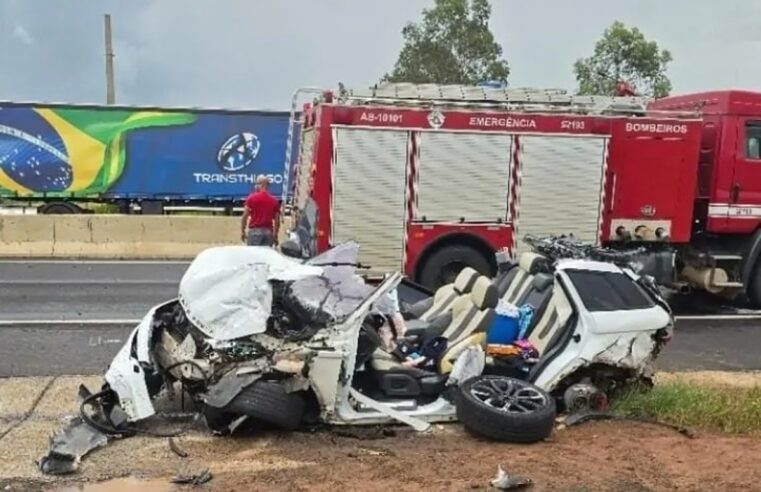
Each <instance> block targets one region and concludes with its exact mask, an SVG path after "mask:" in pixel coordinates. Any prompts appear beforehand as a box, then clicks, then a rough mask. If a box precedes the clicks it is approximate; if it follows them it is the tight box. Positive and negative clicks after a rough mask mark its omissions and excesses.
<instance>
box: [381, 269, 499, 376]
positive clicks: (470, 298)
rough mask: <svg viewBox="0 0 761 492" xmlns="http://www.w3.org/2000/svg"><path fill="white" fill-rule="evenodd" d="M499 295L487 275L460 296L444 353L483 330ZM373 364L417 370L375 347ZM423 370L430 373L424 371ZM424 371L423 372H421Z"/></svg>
mask: <svg viewBox="0 0 761 492" xmlns="http://www.w3.org/2000/svg"><path fill="white" fill-rule="evenodd" d="M497 301H498V295H497V288H496V286H495V285H493V284H492V282H491V280H490V279H489V278H488V277H486V276H480V277H479V278H478V279H477V280H476V282H475V285H474V286H473V290H472V291H471V292H470V294H468V295H464V296H460V298H458V299H457V300H456V301H455V302H454V303H453V306H452V320H451V321H450V323H449V325H447V327H446V328H445V329H444V331H443V333H442V334H441V337H443V338H446V339H447V342H448V345H447V347H448V348H447V350H446V351H445V357H446V356H447V354H448V353H449V352H450V350H451V348H452V347H460V345H461V342H463V341H466V340H468V339H469V338H470V336H471V335H473V334H474V333H477V332H479V333H480V332H484V331H485V330H486V329H487V328H488V326H489V324H490V323H491V322H492V319H493V317H494V308H495V307H496V306H497ZM467 346H468V344H465V345H463V346H462V347H461V348H458V352H457V353H456V354H455V353H454V352H453V353H452V354H451V357H454V358H455V359H456V356H457V354H459V351H461V350H463V349H464V348H465V347H467ZM370 367H372V368H373V369H374V370H375V371H392V370H407V371H408V372H410V373H417V371H419V370H416V369H412V370H410V368H408V367H406V366H403V365H402V364H401V362H399V361H397V360H396V359H395V358H394V357H393V356H392V355H390V354H388V353H386V352H384V351H382V350H380V349H379V350H376V351H375V353H374V354H373V356H372V358H371V360H370ZM442 368H444V369H445V373H448V372H449V371H451V369H452V368H451V363H449V362H447V363H445V364H444V365H441V364H439V369H440V370H441V369H442ZM422 374H429V373H426V372H425V371H422ZM422 374H421V375H422Z"/></svg>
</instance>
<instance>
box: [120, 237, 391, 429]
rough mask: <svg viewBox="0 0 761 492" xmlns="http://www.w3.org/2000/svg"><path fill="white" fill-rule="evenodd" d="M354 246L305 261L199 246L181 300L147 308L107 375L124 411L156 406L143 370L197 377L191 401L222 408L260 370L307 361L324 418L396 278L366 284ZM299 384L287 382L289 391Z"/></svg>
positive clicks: (292, 367)
mask: <svg viewBox="0 0 761 492" xmlns="http://www.w3.org/2000/svg"><path fill="white" fill-rule="evenodd" d="M358 251H359V247H358V245H357V244H356V243H346V244H344V245H341V246H340V247H337V248H335V249H334V250H330V251H328V252H326V253H324V254H323V255H320V256H318V257H315V258H312V259H311V260H309V261H308V262H307V263H306V264H302V263H300V262H297V261H295V260H292V259H290V258H286V257H284V256H282V255H280V254H279V253H277V252H275V251H274V250H272V249H270V248H248V247H225V248H212V249H211V250H207V251H205V252H204V253H202V254H200V255H199V256H198V258H197V259H196V261H194V262H193V263H192V264H191V266H190V268H189V269H188V271H187V272H186V274H185V276H184V277H183V280H182V282H181V285H180V297H179V299H177V300H174V301H170V302H168V303H164V304H161V305H158V306H156V307H154V308H152V309H151V310H150V311H149V313H148V314H147V315H146V316H145V318H144V319H143V320H142V321H141V323H140V324H139V325H138V327H137V328H136V329H135V330H134V331H133V333H132V335H131V336H130V337H129V339H128V340H127V343H125V345H124V346H123V347H122V349H121V350H120V352H119V353H118V354H117V356H116V357H115V358H114V361H113V362H112V364H111V366H110V367H109V370H108V372H107V374H106V381H107V382H108V383H109V385H110V387H111V389H112V390H113V391H114V392H115V393H116V395H117V396H118V400H119V405H120V406H121V407H122V409H123V410H124V411H125V412H126V414H127V415H128V417H129V420H130V421H137V420H141V419H145V418H148V417H150V416H152V415H153V414H154V413H155V409H154V407H153V404H152V403H151V400H152V398H153V397H154V396H155V391H154V392H153V393H152V392H151V391H149V388H148V384H147V382H146V381H147V377H148V376H156V375H158V374H161V373H163V372H166V373H168V374H169V375H170V376H171V377H173V378H174V379H178V380H184V381H186V382H188V381H190V382H195V383H197V384H199V385H202V387H201V388H199V390H198V391H197V393H196V395H197V398H198V400H199V401H201V402H203V403H204V404H206V405H208V406H211V407H215V408H222V407H224V406H225V405H227V404H229V403H230V402H231V401H232V400H233V399H234V398H235V397H236V396H237V395H238V394H239V393H240V391H241V390H242V389H243V388H245V387H247V386H249V385H251V384H252V383H254V382H255V381H256V380H258V379H259V378H261V377H262V376H264V375H271V374H272V373H275V374H279V375H280V376H281V377H282V376H283V375H290V376H291V379H296V378H297V377H299V376H302V373H303V372H304V371H305V369H308V370H307V371H306V372H307V374H308V386H311V388H312V389H313V391H314V392H315V395H316V396H317V398H318V401H319V402H320V404H321V407H322V411H323V416H324V418H325V419H326V420H331V416H332V415H334V414H335V413H336V405H340V404H345V402H343V403H340V400H341V398H343V399H344V400H346V399H347V398H348V392H347V391H344V392H343V393H342V392H341V391H340V388H341V387H342V385H343V386H346V387H348V384H350V382H351V375H352V372H353V367H352V361H353V359H354V357H355V356H356V343H357V336H358V332H359V329H360V326H361V324H362V322H363V321H364V319H365V317H366V316H367V315H368V313H369V312H370V310H371V309H373V310H375V311H377V312H386V313H389V311H388V310H389V309H391V307H389V306H390V303H389V299H388V298H387V294H388V292H389V291H391V290H393V289H394V288H395V287H396V286H397V285H398V283H399V282H400V281H401V275H399V274H396V275H392V276H390V277H388V278H387V279H386V280H385V281H384V282H383V284H381V285H380V286H379V287H377V288H375V287H371V286H368V285H366V284H365V283H364V282H363V281H362V280H361V279H359V278H357V277H356V275H355V267H354V266H353V265H355V264H356V258H357V255H358ZM316 265H326V266H325V267H322V266H316ZM273 293H276V294H277V295H275V296H274V300H273ZM241 299H243V300H241ZM389 314H390V313H389ZM202 327H203V328H202ZM242 333H244V334H245V335H241V334H242ZM212 335H216V336H212ZM304 386H305V383H304V382H303V381H302V382H298V381H291V382H289V387H290V388H292V389H293V390H294V391H297V390H303V389H306V388H305V387H304Z"/></svg>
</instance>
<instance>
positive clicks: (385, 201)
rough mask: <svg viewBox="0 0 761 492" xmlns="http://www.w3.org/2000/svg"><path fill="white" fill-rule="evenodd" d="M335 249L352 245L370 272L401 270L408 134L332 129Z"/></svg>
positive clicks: (388, 131) (390, 131) (404, 132)
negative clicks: (342, 243)
mask: <svg viewBox="0 0 761 492" xmlns="http://www.w3.org/2000/svg"><path fill="white" fill-rule="evenodd" d="M333 131H334V135H333V138H334V139H333V141H334V145H335V159H334V167H333V241H332V242H333V244H339V243H341V242H344V241H349V240H354V241H357V242H358V243H359V244H360V250H359V261H360V262H361V263H362V264H364V265H369V266H370V267H372V270H373V271H386V272H387V271H394V270H399V269H400V268H401V267H402V254H403V248H404V213H405V199H404V196H405V195H404V190H405V177H406V167H407V142H408V137H409V134H408V132H406V131H392V130H364V129H352V128H334V129H333Z"/></svg>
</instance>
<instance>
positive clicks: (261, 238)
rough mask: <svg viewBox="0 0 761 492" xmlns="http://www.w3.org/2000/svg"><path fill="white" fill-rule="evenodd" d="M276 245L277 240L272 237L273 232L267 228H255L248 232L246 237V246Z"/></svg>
mask: <svg viewBox="0 0 761 492" xmlns="http://www.w3.org/2000/svg"><path fill="white" fill-rule="evenodd" d="M274 243H275V238H274V237H273V235H272V231H271V230H269V229H265V228H260V227H255V228H253V229H249V230H248V235H247V236H246V244H247V245H249V246H272V245H273V244H274Z"/></svg>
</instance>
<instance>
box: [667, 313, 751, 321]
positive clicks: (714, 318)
mask: <svg viewBox="0 0 761 492" xmlns="http://www.w3.org/2000/svg"><path fill="white" fill-rule="evenodd" d="M674 319H676V320H677V321H680V320H684V321H689V320H706V321H723V320H738V321H739V320H746V319H761V314H706V315H697V314H696V315H684V316H674Z"/></svg>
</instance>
